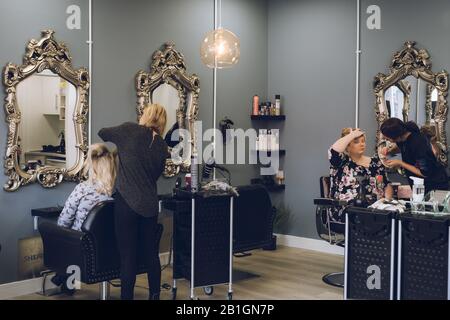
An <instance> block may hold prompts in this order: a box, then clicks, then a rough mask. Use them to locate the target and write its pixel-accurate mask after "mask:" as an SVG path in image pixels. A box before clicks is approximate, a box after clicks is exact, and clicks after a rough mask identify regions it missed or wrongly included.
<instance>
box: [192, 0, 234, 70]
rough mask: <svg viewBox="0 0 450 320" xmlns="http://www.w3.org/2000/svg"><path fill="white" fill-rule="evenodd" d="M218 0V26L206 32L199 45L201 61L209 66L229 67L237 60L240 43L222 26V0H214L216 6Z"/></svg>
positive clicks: (215, 6)
mask: <svg viewBox="0 0 450 320" xmlns="http://www.w3.org/2000/svg"><path fill="white" fill-rule="evenodd" d="M218 1H219V14H218V16H219V19H218V26H217V24H216V23H215V25H216V27H215V29H214V30H212V31H210V32H208V33H207V34H206V36H205V38H204V40H203V41H202V45H201V47H200V56H201V59H202V62H203V63H204V64H205V65H206V66H207V67H209V68H217V69H224V68H231V67H232V66H234V65H236V64H237V63H238V62H239V56H240V43H239V38H238V37H237V36H236V35H235V34H234V33H233V32H231V31H230V30H227V29H224V28H222V0H215V1H214V8H215V9H216V8H217V2H218ZM215 11H216V12H215V16H216V17H215V20H216V21H215V22H217V10H215Z"/></svg>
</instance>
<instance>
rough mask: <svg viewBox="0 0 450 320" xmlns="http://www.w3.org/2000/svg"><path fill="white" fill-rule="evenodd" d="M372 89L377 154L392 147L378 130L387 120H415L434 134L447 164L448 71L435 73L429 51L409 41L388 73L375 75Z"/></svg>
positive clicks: (396, 54)
mask: <svg viewBox="0 0 450 320" xmlns="http://www.w3.org/2000/svg"><path fill="white" fill-rule="evenodd" d="M373 88H374V89H373V91H374V94H375V98H376V103H375V112H376V117H377V121H378V131H377V144H376V145H377V147H378V151H379V150H380V148H381V147H383V146H386V145H388V144H389V142H388V141H385V140H384V139H383V136H382V134H381V132H380V129H379V128H380V126H381V124H382V123H383V122H384V121H385V120H386V119H388V118H390V117H396V118H399V119H401V120H403V121H410V120H412V121H414V122H416V123H417V125H418V126H419V127H420V128H421V129H422V130H427V131H428V132H430V133H431V134H432V135H433V147H434V150H435V153H436V157H437V158H438V159H439V161H440V162H442V163H443V164H444V165H447V163H448V157H447V152H448V146H447V136H446V130H445V123H446V121H447V95H448V73H447V71H445V70H442V71H440V72H438V73H433V72H432V70H431V59H430V56H429V54H428V52H427V51H426V50H425V49H418V48H416V43H415V42H414V41H408V42H406V43H405V44H404V47H403V49H402V50H401V51H398V52H396V53H395V54H394V56H393V59H392V62H391V65H390V67H389V73H388V74H387V75H386V74H383V73H379V74H377V75H376V77H375V80H374V85H373ZM380 158H381V156H380Z"/></svg>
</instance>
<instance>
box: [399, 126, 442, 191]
mask: <svg viewBox="0 0 450 320" xmlns="http://www.w3.org/2000/svg"><path fill="white" fill-rule="evenodd" d="M397 146H398V148H399V149H400V151H401V153H402V160H403V161H404V162H406V163H408V164H410V165H413V166H415V167H416V168H418V169H419V170H420V172H421V173H422V174H423V175H424V176H425V179H424V180H425V181H424V184H425V191H426V192H429V191H431V190H447V189H448V181H447V173H446V172H445V167H444V166H443V165H442V164H441V163H440V162H439V161H438V160H437V159H436V156H435V155H434V153H433V150H432V148H431V144H430V141H429V140H428V139H427V138H426V137H425V136H424V135H423V134H421V133H420V132H411V134H410V135H409V137H408V138H407V139H406V141H404V142H397ZM406 173H407V175H408V177H410V176H415V175H414V174H413V173H412V172H410V171H408V170H406ZM410 183H412V181H411V180H410Z"/></svg>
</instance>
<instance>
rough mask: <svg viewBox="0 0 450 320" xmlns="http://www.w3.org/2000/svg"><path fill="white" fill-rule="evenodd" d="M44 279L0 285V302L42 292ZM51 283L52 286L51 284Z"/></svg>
mask: <svg viewBox="0 0 450 320" xmlns="http://www.w3.org/2000/svg"><path fill="white" fill-rule="evenodd" d="M159 257H160V259H161V264H162V265H164V264H166V263H167V262H168V260H169V253H168V252H166V253H161V254H160V255H159ZM43 281H44V279H43V277H39V278H33V279H28V280H23V281H17V282H11V283H5V284H1V285H0V300H6V299H12V298H16V297H20V296H26V295H28V294H33V293H36V292H41V291H42V282H43ZM49 283H50V284H49ZM54 288H56V286H55V285H53V284H52V283H51V282H50V281H48V282H46V290H51V289H54Z"/></svg>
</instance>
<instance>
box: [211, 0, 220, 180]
mask: <svg viewBox="0 0 450 320" xmlns="http://www.w3.org/2000/svg"><path fill="white" fill-rule="evenodd" d="M218 20H219V19H218V6H217V0H214V30H217V28H218ZM214 41H215V39H214ZM214 60H215V62H214V70H213V120H212V121H213V130H214V131H213V151H212V156H213V158H215V156H216V118H217V56H216V54H215V55H214ZM213 180H216V168H213Z"/></svg>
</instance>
